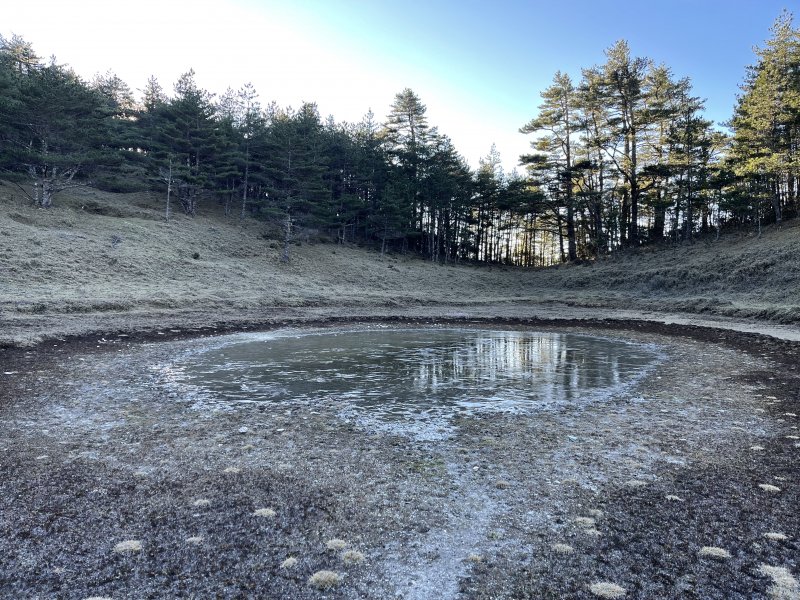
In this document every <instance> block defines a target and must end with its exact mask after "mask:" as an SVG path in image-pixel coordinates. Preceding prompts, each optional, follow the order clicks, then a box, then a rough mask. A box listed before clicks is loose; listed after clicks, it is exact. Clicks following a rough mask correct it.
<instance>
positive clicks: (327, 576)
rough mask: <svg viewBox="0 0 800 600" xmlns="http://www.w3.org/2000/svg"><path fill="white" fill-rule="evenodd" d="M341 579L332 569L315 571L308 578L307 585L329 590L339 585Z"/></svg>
mask: <svg viewBox="0 0 800 600" xmlns="http://www.w3.org/2000/svg"><path fill="white" fill-rule="evenodd" d="M341 581H342V577H341V575H339V574H338V573H334V572H333V571H317V572H316V573H314V574H313V575H312V576H311V577H309V578H308V585H310V586H311V587H315V588H317V589H318V590H329V589H331V588H333V587H336V586H337V585H339V583H340V582H341Z"/></svg>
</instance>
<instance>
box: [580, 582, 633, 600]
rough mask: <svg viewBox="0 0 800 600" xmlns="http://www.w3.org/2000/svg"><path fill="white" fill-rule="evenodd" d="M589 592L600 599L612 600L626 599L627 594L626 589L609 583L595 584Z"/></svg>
mask: <svg viewBox="0 0 800 600" xmlns="http://www.w3.org/2000/svg"><path fill="white" fill-rule="evenodd" d="M589 591H590V592H591V593H592V594H594V595H595V596H597V597H598V598H611V599H612V600H613V599H615V598H624V597H625V594H626V593H627V592H626V591H625V588H623V587H620V586H618V585H617V584H615V583H609V582H607V581H600V582H597V583H593V584H592V585H590V586H589Z"/></svg>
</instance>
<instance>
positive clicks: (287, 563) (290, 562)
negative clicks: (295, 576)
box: [281, 556, 297, 569]
mask: <svg viewBox="0 0 800 600" xmlns="http://www.w3.org/2000/svg"><path fill="white" fill-rule="evenodd" d="M296 566H297V559H296V558H295V557H294V556H290V557H289V558H287V559H286V560H284V561H283V562H282V563H281V569H293V568H295V567H296Z"/></svg>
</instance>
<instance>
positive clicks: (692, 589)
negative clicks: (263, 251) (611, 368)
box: [0, 316, 800, 599]
mask: <svg viewBox="0 0 800 600" xmlns="http://www.w3.org/2000/svg"><path fill="white" fill-rule="evenodd" d="M345 320H346V319H344V318H343V317H335V318H329V319H327V322H316V323H314V326H316V327H320V326H324V327H341V326H343V321H345ZM473 320H474V319H472V318H464V319H450V320H449V322H450V323H451V324H457V325H459V326H462V327H463V326H471V327H482V328H497V329H502V328H506V327H522V328H532V329H536V330H542V331H553V330H559V331H560V330H572V331H574V330H580V331H584V332H588V333H592V334H596V335H602V336H606V337H618V338H621V339H626V340H628V339H630V340H634V341H637V342H642V343H647V344H654V345H657V346H658V347H659V348H661V349H662V351H663V353H664V355H665V359H664V360H663V361H662V362H661V363H659V365H658V372H657V373H654V374H653V376H652V377H649V378H647V379H646V380H644V381H642V382H641V383H639V384H638V385H637V386H636V387H635V388H631V389H627V390H625V392H624V393H621V394H619V395H618V397H615V398H611V399H609V400H608V401H606V402H596V403H591V404H587V405H582V406H575V407H566V408H564V409H563V410H558V411H551V412H545V413H536V414H529V415H518V414H515V415H502V414H498V415H492V417H491V418H482V417H465V418H460V419H459V420H458V422H457V423H456V428H455V431H454V432H453V433H452V435H450V436H448V437H447V438H446V439H442V440H435V441H428V442H421V441H419V440H413V439H410V438H408V437H407V436H403V435H389V434H386V433H385V432H378V431H370V430H365V429H363V428H361V427H359V426H358V424H357V423H354V422H352V421H349V420H347V419H343V418H341V414H340V413H339V412H338V411H337V409H336V407H326V406H320V405H313V406H312V405H302V406H297V407H289V408H285V409H281V410H269V409H267V408H266V407H264V406H254V405H250V406H236V407H233V408H230V409H227V410H222V409H215V410H201V409H199V408H198V407H197V406H193V405H192V403H191V402H189V401H187V399H186V398H182V397H181V393H180V390H179V389H176V388H175V386H174V385H171V382H170V381H169V368H168V366H169V364H171V363H172V362H174V361H175V360H176V359H177V358H180V357H183V356H186V355H187V352H193V351H201V350H202V349H203V348H204V347H205V346H206V345H207V344H209V339H210V338H209V339H203V338H196V337H193V336H196V335H197V334H198V333H201V332H197V331H194V332H187V331H184V330H181V331H175V332H172V331H162V333H163V334H164V335H160V336H159V335H158V333H157V332H153V333H152V334H151V336H152V339H150V340H149V341H148V340H137V339H136V338H135V337H134V336H135V334H132V333H131V332H128V333H123V334H122V335H123V336H127V337H120V336H119V335H118V334H114V335H110V334H109V335H106V336H101V335H98V336H92V337H91V338H89V337H78V338H73V339H66V340H64V341H50V342H47V343H46V344H41V345H39V346H37V347H34V348H28V349H25V348H14V349H8V350H5V351H3V358H2V363H1V364H0V373H2V375H0V377H2V382H1V383H2V392H0V428H2V430H3V432H4V435H3V438H2V441H0V450H2V459H0V460H2V472H3V474H4V477H3V481H2V483H0V502H1V503H2V506H0V545H2V548H0V556H3V559H2V561H0V591H2V594H3V595H6V596H9V597H26V598H29V597H30V598H88V597H92V596H95V597H110V598H164V597H221V598H228V597H241V598H247V597H265V598H321V597H327V598H430V597H439V598H443V599H444V598H593V597H598V596H597V594H598V593H605V594H613V593H614V590H615V589H616V588H614V587H613V586H619V588H622V589H624V590H625V592H626V596H625V597H627V598H769V597H771V594H774V593H777V592H776V590H777V589H778V588H777V586H779V585H783V586H784V588H785V589H786V590H789V592H788V593H793V592H792V591H791V587H792V585H794V584H792V581H793V580H794V579H796V578H797V577H798V575H800V569H799V568H798V549H800V545H799V540H800V517H799V516H798V511H797V506H798V504H800V497H798V477H797V475H798V473H797V466H796V465H797V458H798V453H800V448H798V443H799V442H800V439H798V436H800V433H798V429H797V427H798V418H797V416H796V415H797V414H799V413H800V410H798V408H800V407H798V401H797V399H798V394H799V393H800V382H798V379H797V373H796V365H797V358H798V347H797V346H798V345H797V344H796V343H794V342H786V341H781V340H777V339H774V338H768V337H765V336H758V335H754V334H747V333H741V332H730V331H722V330H716V329H708V328H702V327H687V326H684V325H681V326H675V325H672V326H670V325H664V324H654V323H648V322H644V321H642V322H637V323H631V322H625V323H622V322H616V321H614V322H611V321H609V322H593V323H592V322H586V321H584V320H580V321H559V322H549V321H535V320H527V319H520V318H508V319H502V320H501V319H491V320H480V319H478V321H479V322H477V323H470V322H469V321H473ZM389 321H391V322H390V323H389V324H390V325H391V326H392V327H402V326H406V325H407V324H411V325H413V326H415V327H417V326H420V325H430V324H432V323H436V324H438V326H441V325H443V324H446V321H447V320H444V319H441V318H435V319H430V320H428V319H422V320H419V319H409V318H408V317H406V316H402V317H399V318H398V319H395V320H391V319H390V320H389ZM398 321H400V322H398ZM386 322H387V319H386V317H385V316H384V317H382V318H378V317H376V318H375V319H370V320H366V321H363V320H362V321H361V322H360V323H357V324H356V325H358V326H359V327H363V328H374V327H378V326H381V325H382V324H385V323H386ZM295 326H297V325H295ZM347 326H348V327H351V326H353V324H352V323H348V325H347ZM170 336H171V337H172V339H169V340H167V341H158V342H156V341H155V340H161V339H163V338H165V337H170ZM184 336H185V339H184ZM154 366H159V368H154ZM773 488H775V489H773ZM261 509H269V510H261ZM259 511H260V512H259ZM273 513H274V514H273ZM124 542H131V544H129V545H128V546H121V547H118V546H117V545H118V544H120V543H124ZM133 542H139V544H140V546H136V544H133ZM707 547H712V548H719V549H721V550H722V551H724V552H726V553H728V555H729V556H728V557H725V556H726V555H725V554H720V553H717V554H714V552H712V551H708V550H705V551H703V548H707ZM115 549H116V551H115ZM291 558H294V559H295V561H294V562H293V561H289V563H286V560H287V559H291ZM771 569H772V570H771ZM774 569H777V570H774ZM781 569H783V571H781ZM319 571H330V572H332V573H335V574H336V575H337V576H338V578H339V580H338V582H335V583H334V581H333V576H330V579H329V580H315V581H317V583H319V582H320V581H323V582H324V581H330V582H331V583H332V584H333V585H332V587H330V588H328V589H325V590H323V591H320V590H319V589H318V588H317V587H314V586H313V585H310V584H309V579H310V578H311V577H312V575H313V574H314V573H316V572H319ZM602 583H606V584H608V585H607V586H606V587H596V586H597V585H598V584H602ZM592 586H595V587H594V588H593V587H592ZM592 590H594V592H593V591H592ZM796 591H797V590H795V592H796ZM606 597H612V596H606ZM786 597H791V596H786Z"/></svg>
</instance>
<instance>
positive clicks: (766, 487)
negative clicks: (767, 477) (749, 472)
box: [758, 483, 781, 494]
mask: <svg viewBox="0 0 800 600" xmlns="http://www.w3.org/2000/svg"><path fill="white" fill-rule="evenodd" d="M758 487H760V488H761V489H762V490H764V491H765V492H771V493H773V494H776V493H778V492H780V491H781V488H779V487H778V486H777V485H772V484H771V483H759V484H758Z"/></svg>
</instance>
